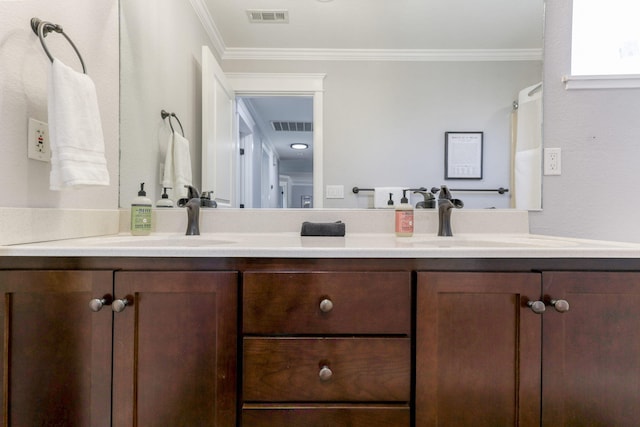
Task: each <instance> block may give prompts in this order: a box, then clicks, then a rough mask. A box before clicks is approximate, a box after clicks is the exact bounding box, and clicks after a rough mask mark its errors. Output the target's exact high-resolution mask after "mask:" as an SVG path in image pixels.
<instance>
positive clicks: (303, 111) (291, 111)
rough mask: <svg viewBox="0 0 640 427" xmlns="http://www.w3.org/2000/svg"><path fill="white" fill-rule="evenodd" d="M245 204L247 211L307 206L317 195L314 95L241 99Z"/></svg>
mask: <svg viewBox="0 0 640 427" xmlns="http://www.w3.org/2000/svg"><path fill="white" fill-rule="evenodd" d="M236 101H237V111H238V132H239V138H238V141H239V144H240V151H239V156H240V158H239V165H240V167H239V186H238V187H239V188H238V193H239V201H240V206H241V207H245V208H302V207H309V206H308V203H307V206H303V199H302V197H301V196H302V195H307V194H313V97H312V96H274V95H268V96H267V95H265V96H249V95H242V96H238V97H237V98H236Z"/></svg>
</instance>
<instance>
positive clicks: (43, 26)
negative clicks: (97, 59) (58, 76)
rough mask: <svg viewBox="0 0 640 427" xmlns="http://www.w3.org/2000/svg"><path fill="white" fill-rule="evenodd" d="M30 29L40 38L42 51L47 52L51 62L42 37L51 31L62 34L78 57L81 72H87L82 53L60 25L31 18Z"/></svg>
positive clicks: (50, 57)
mask: <svg viewBox="0 0 640 427" xmlns="http://www.w3.org/2000/svg"><path fill="white" fill-rule="evenodd" d="M31 29H32V30H33V32H34V33H36V34H37V36H38V38H39V39H40V43H42V48H43V49H44V52H45V53H46V54H47V56H48V57H49V59H50V60H51V62H53V56H52V55H51V53H50V52H49V49H48V48H47V45H46V43H45V42H44V38H45V37H47V34H49V33H50V32H52V31H55V32H56V33H60V34H62V35H63V36H64V38H65V39H67V41H68V42H69V44H70V45H71V47H72V48H73V50H75V51H76V55H78V58H79V59H80V64H82V72H83V73H84V74H87V67H85V65H84V60H83V59H82V55H80V51H79V50H78V48H77V47H76V45H75V44H74V43H73V42H72V41H71V39H70V38H69V36H68V35H67V34H66V33H65V32H64V31H63V30H62V27H61V26H60V25H56V24H52V23H51V22H47V21H43V20H41V19H39V18H31Z"/></svg>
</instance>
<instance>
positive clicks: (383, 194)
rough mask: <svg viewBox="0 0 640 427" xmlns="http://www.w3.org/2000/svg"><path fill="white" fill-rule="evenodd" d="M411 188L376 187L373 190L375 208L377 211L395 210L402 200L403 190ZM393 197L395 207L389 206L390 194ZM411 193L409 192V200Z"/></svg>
mask: <svg viewBox="0 0 640 427" xmlns="http://www.w3.org/2000/svg"><path fill="white" fill-rule="evenodd" d="M403 188H409V187H375V188H374V189H373V207H374V208H377V209H394V208H395V207H396V206H397V205H399V204H400V199H402V189H403ZM390 193H391V194H392V195H393V196H392V197H393V205H392V206H389V205H388V204H387V203H388V202H389V194H390ZM409 193H410V192H409V191H407V198H409Z"/></svg>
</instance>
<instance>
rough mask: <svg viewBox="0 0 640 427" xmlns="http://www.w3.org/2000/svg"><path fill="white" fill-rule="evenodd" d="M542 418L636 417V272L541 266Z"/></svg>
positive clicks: (626, 420) (639, 335)
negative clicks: (559, 304)
mask: <svg viewBox="0 0 640 427" xmlns="http://www.w3.org/2000/svg"><path fill="white" fill-rule="evenodd" d="M543 292H544V298H545V300H546V302H547V303H550V302H551V301H552V300H556V301H566V302H567V303H568V307H569V310H568V311H566V312H564V313H560V312H557V311H556V310H554V309H553V308H551V307H548V308H547V311H546V313H545V314H544V316H543V318H544V323H543V330H544V335H543V356H542V360H543V367H542V372H543V379H542V391H543V394H542V410H543V411H542V414H543V415H542V417H543V425H544V426H603V427H604V426H639V425H640V405H639V402H640V273H606V272H550V273H544V274H543Z"/></svg>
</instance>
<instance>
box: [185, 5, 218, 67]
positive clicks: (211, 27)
mask: <svg viewBox="0 0 640 427" xmlns="http://www.w3.org/2000/svg"><path fill="white" fill-rule="evenodd" d="M189 2H190V3H191V6H192V7H193V10H194V11H195V12H196V15H197V16H198V19H200V22H201V23H202V27H203V28H204V30H205V32H206V33H207V35H208V36H209V39H210V40H211V44H212V46H213V48H214V49H215V51H216V53H217V54H218V57H220V58H222V56H223V55H224V53H225V51H226V49H227V48H226V45H225V43H224V40H223V39H222V34H220V31H218V27H217V26H216V24H215V22H214V21H213V18H212V17H211V14H210V13H209V9H208V8H207V6H206V5H205V4H204V0H189Z"/></svg>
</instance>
